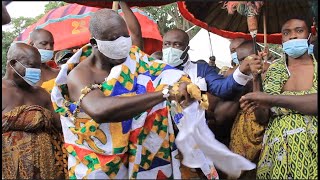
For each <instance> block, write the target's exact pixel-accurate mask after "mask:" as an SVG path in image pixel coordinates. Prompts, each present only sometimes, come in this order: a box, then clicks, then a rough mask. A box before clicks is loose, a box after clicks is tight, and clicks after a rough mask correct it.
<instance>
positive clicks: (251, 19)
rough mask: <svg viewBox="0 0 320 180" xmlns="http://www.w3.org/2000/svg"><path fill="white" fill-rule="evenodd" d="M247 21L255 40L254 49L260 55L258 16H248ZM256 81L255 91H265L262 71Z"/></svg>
mask: <svg viewBox="0 0 320 180" xmlns="http://www.w3.org/2000/svg"><path fill="white" fill-rule="evenodd" d="M247 23H248V29H249V32H250V35H251V37H252V42H253V51H254V52H255V54H256V55H258V49H257V39H256V36H257V33H258V23H257V17H256V16H248V17H247ZM257 78H258V79H257V81H256V83H255V82H254V81H253V89H254V91H263V86H262V78H261V73H259V74H258V77H257Z"/></svg>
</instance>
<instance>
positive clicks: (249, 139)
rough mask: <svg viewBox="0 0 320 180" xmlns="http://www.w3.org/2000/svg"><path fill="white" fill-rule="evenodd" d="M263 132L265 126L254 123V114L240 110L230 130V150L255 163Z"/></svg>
mask: <svg viewBox="0 0 320 180" xmlns="http://www.w3.org/2000/svg"><path fill="white" fill-rule="evenodd" d="M264 131H265V126H263V125H260V124H259V123H258V122H257V121H256V118H255V115H254V113H246V112H243V111H241V110H240V112H239V113H238V115H237V117H236V120H235V122H234V123H233V127H232V130H231V141H230V145H229V148H230V150H231V151H232V152H234V153H237V154H240V155H242V156H243V157H245V158H247V159H249V160H250V161H252V162H253V161H255V160H256V159H257V158H258V157H259V154H260V151H261V147H262V139H263V134H264Z"/></svg>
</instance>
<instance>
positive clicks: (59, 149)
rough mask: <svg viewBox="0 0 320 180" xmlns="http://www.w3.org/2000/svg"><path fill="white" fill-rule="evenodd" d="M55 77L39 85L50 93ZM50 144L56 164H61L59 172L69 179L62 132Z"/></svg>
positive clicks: (66, 154)
mask: <svg viewBox="0 0 320 180" xmlns="http://www.w3.org/2000/svg"><path fill="white" fill-rule="evenodd" d="M55 80H56V78H53V79H51V80H48V81H46V82H43V83H42V84H41V87H42V88H43V89H45V90H46V91H47V92H48V93H49V94H51V91H52V88H53V87H54V84H55ZM52 144H53V145H54V147H55V159H56V161H58V164H62V166H59V172H62V173H63V174H64V175H65V179H69V176H68V153H67V150H66V148H65V147H64V145H63V144H64V139H63V134H62V133H59V135H58V136H57V137H56V138H54V139H53V141H52Z"/></svg>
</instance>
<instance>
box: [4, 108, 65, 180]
mask: <svg viewBox="0 0 320 180" xmlns="http://www.w3.org/2000/svg"><path fill="white" fill-rule="evenodd" d="M52 120H53V116H52V113H51V112H50V111H49V110H47V109H45V108H43V107H40V106H38V105H29V106H27V105H23V106H20V107H16V108H14V109H13V110H11V111H9V112H7V113H5V114H4V115H3V116H2V178H3V179H64V174H63V173H62V171H59V169H60V168H61V167H62V164H59V163H58V162H57V161H55V155H54V147H53V145H52V139H53V138H54V137H57V130H56V129H55V128H54V126H53V124H52Z"/></svg>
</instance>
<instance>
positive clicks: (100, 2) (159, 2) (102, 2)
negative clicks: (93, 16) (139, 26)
mask: <svg viewBox="0 0 320 180" xmlns="http://www.w3.org/2000/svg"><path fill="white" fill-rule="evenodd" d="M64 2H67V3H77V4H81V5H85V6H92V7H98V8H109V9H111V8H112V4H113V1H107V0H97V1H95V0H93V1H87V0H64ZM173 2H175V0H155V1H153V0H149V1H136V0H135V1H133V0H127V1H126V3H127V4H128V6H130V7H132V6H138V7H146V6H163V5H166V4H169V3H173Z"/></svg>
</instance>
